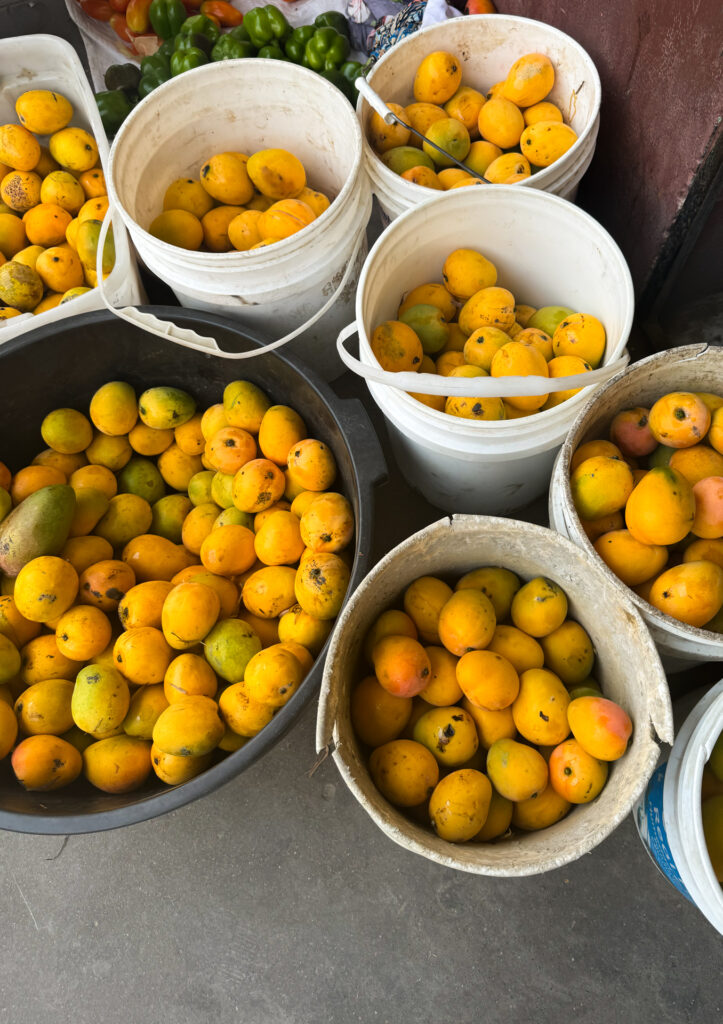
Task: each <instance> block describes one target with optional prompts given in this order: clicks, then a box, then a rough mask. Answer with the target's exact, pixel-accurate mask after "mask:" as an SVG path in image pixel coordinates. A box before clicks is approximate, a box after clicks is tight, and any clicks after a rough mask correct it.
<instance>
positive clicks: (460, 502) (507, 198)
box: [338, 185, 634, 514]
mask: <svg viewBox="0 0 723 1024" xmlns="http://www.w3.org/2000/svg"><path fill="white" fill-rule="evenodd" d="M522 240H524V244H522ZM465 246H468V247H471V248H475V249H480V250H481V251H482V252H484V254H485V256H487V257H488V259H491V260H492V262H493V263H494V264H495V265H496V266H497V269H498V275H499V280H498V283H499V284H501V285H503V286H505V287H508V288H510V289H511V291H512V292H513V294H514V296H515V298H516V299H517V300H518V301H519V302H525V303H530V304H531V305H533V306H543V305H556V304H560V305H565V306H569V307H571V308H573V309H577V310H579V311H581V312H586V313H591V314H593V315H594V316H597V317H599V318H600V320H601V321H602V322H603V324H604V325H605V329H606V331H607V338H608V342H607V347H606V353H605V359H604V366H603V367H601V368H600V369H598V370H594V371H593V372H592V373H588V374H583V375H580V376H579V377H576V378H573V377H565V378H558V379H557V380H551V379H548V378H543V377H515V378H512V377H507V378H491V377H484V378H479V377H476V378H473V379H471V380H470V379H464V378H450V377H445V378H441V377H438V376H435V375H432V374H419V373H385V372H384V371H383V370H382V369H381V368H380V367H379V364H378V363H377V360H376V358H375V357H374V354H373V352H372V349H371V343H370V339H371V336H372V333H373V331H374V328H375V327H376V326H377V325H378V324H380V323H382V321H384V320H389V319H395V318H396V315H397V309H398V306H399V303H400V301H401V299H402V296H403V295H404V293H405V292H407V291H408V290H409V289H410V288H413V287H415V286H416V285H419V284H424V283H425V282H428V281H434V280H437V281H441V280H442V276H441V275H442V266H443V264H444V260H445V259H446V257H447V256H448V255H449V253H450V252H452V251H453V250H454V249H457V248H460V247H465ZM633 308H634V298H633V286H632V281H631V278H630V272H629V270H628V267H627V264H626V262H625V259H624V257H623V255H622V253H621V252H620V250H619V248H618V247H617V245H616V244H615V242H614V241H613V240H612V238H611V237H610V235H609V234H608V233H607V232H606V231H605V230H604V228H602V227H601V226H600V224H598V223H597V221H595V220H593V219H592V217H590V216H588V214H586V213H584V212H583V211H582V210H580V209H578V208H577V207H576V206H573V204H572V203H568V202H565V200H563V199H559V198H558V197H557V196H551V195H548V194H547V193H545V192H539V191H536V190H534V189H518V188H515V187H514V186H512V185H499V186H495V188H494V189H483V188H479V189H477V188H474V189H458V190H456V191H452V192H446V193H443V194H441V195H438V197H437V198H435V199H432V200H430V201H428V202H427V203H425V204H423V205H422V206H415V207H413V208H412V209H410V210H408V211H407V212H406V213H405V214H403V215H402V216H401V217H399V218H398V219H397V220H395V221H394V222H393V223H392V224H391V225H390V226H389V227H388V228H387V230H386V231H385V232H384V233H383V234H382V236H381V237H380V238H379V239H378V241H377V242H376V244H375V245H374V247H373V248H372V250H371V252H370V253H369V256H368V257H367V261H366V263H365V264H364V269H363V271H362V274H361V278H360V280H359V288H358V290H357V302H356V323H355V324H352V325H350V326H349V328H347V329H346V330H345V331H343V332H342V334H341V335H340V337H339V341H338V345H339V353H340V355H341V357H342V359H343V361H344V362H345V363H346V365H347V366H348V367H349V368H350V369H352V370H354V372H355V373H358V374H359V375H360V376H364V377H366V378H367V379H368V384H369V390H370V392H371V394H372V397H373V398H374V401H375V402H376V403H377V405H378V406H379V408H380V409H381V410H382V412H383V413H384V416H385V418H386V421H387V426H388V428H389V433H390V437H391V441H392V446H393V448H394V451H395V455H396V457H397V462H398V464H399V466H400V468H401V470H402V473H403V474H404V476H405V478H406V480H407V481H408V483H410V484H411V485H412V486H413V487H416V488H417V489H418V490H420V491H421V492H422V494H424V496H425V498H426V499H427V500H428V501H429V502H431V504H433V505H436V506H437V507H438V508H442V509H445V510H446V511H449V512H484V513H492V514H505V513H508V512H510V511H513V510H514V509H518V508H522V507H523V506H524V505H526V504H528V503H529V502H530V501H532V500H533V499H534V498H536V497H538V496H539V495H540V494H542V493H543V492H544V491H545V490H546V488H547V485H548V483H549V479H550V472H551V469H552V463H553V460H554V457H555V452H556V450H557V448H558V446H559V445H560V444H561V443H562V441H563V439H564V437H565V435H566V433H567V431H568V429H569V427H570V424H571V423H572V421H573V420H574V418H575V415H576V414H577V412H578V411H579V409H580V407H581V406H582V405H583V404H584V403H585V401H586V395H587V394H588V393H589V390H590V388H591V387H592V386H595V385H597V384H599V382H600V381H601V380H607V379H608V378H609V377H610V376H613V375H614V374H615V373H617V372H618V371H619V370H620V369H622V367H623V366H624V365H625V362H626V361H627V353H626V350H625V345H626V343H627V340H628V334H629V333H630V327H631V325H632V320H633ZM355 332H357V333H358V334H359V360H356V359H354V358H353V357H352V356H351V355H350V354H349V353H348V352H347V351H346V349H345V348H344V342H345V340H346V339H347V338H348V337H349V336H350V335H351V334H354V333H355ZM580 386H584V387H583V391H581V392H580V394H578V395H575V396H573V397H572V398H570V399H568V400H567V401H566V402H563V403H562V404H561V405H559V406H557V407H555V408H554V409H548V410H546V411H545V412H540V413H536V414H535V415H534V416H528V417H524V418H522V419H515V420H500V421H474V420H466V419H461V418H458V417H454V416H448V415H446V414H445V413H443V412H438V411H436V410H435V409H430V408H429V407H428V406H425V405H422V404H421V403H420V402H418V401H416V399H414V398H411V397H410V396H409V395H408V394H406V392H407V391H415V392H423V393H430V394H444V395H449V394H456V395H465V394H466V395H474V396H483V397H484V396H493V395H496V396H504V395H510V394H513V395H523V394H540V393H546V392H549V391H553V390H565V389H567V388H571V387H580ZM400 389H401V390H400Z"/></svg>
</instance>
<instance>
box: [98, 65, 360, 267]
mask: <svg viewBox="0 0 723 1024" xmlns="http://www.w3.org/2000/svg"><path fill="white" fill-rule="evenodd" d="M270 63H272V62H270V61H269V60H266V59H264V58H256V57H244V58H239V59H237V60H225V61H223V62H216V63H211V64H204V65H202V66H201V67H198V68H193V69H192V70H191V71H190V72H189V71H187V72H184V74H183V75H178V76H176V77H175V78H170V79H169V80H168V81H167V82H164V83H163V85H160V86H159V87H158V88H157V89H154V90H153V92H151V93H149V94H148V95H147V96H146V97H144V98H143V99H142V100H141V101H140V103H138V104H136V106H135V107H134V108H133V110H132V111H131V113H130V114H129V115H128V117H127V118H126V119H125V121H124V122H123V124H122V125H121V127H120V129H119V131H118V133H117V134H116V136H115V138H114V140H113V143H112V145H111V147H110V152H109V155H108V176H107V186H108V194H109V196H110V199H111V202H112V204H113V205H114V207H115V208H116V209H117V210H118V212H119V214H120V216H121V218H122V220H123V223H124V225H125V227H126V228H127V230H128V231H129V232H130V234H131V235H132V236H136V235H137V236H138V238H139V240H140V241H141V243H142V245H144V246H147V247H148V248H151V249H156V250H157V251H158V252H159V254H160V255H161V256H162V258H163V259H168V260H172V261H173V260H177V259H178V258H179V256H178V254H179V253H180V254H182V255H181V261H183V259H185V258H188V255H189V253H190V252H193V253H196V252H198V253H199V261H200V258H201V257H202V259H203V263H204V264H207V261H210V264H207V265H209V266H210V267H214V266H215V265H216V266H218V268H219V269H220V268H222V267H224V266H226V265H228V264H229V263H231V261H232V260H234V259H235V258H236V257H242V258H244V261H245V263H246V264H247V266H249V265H251V266H253V265H254V264H259V265H261V264H263V262H264V261H267V260H269V258H270V257H269V254H268V253H265V252H264V250H263V249H257V250H253V251H252V250H245V251H240V250H235V249H234V250H231V251H229V252H205V251H202V252H201V251H200V250H186V249H180V248H179V247H178V246H175V245H170V244H169V243H168V242H163V241H162V240H161V239H159V238H156V237H155V236H154V235H151V234H150V232H149V231H147V230H146V228H144V227H143V226H142V225H141V224H139V223H138V221H137V220H136V219H135V218H134V217H132V216H131V214H130V212H129V211H128V210H127V209H126V207H125V205H124V204H123V202H122V201H121V196H120V190H119V189H118V188H117V187H116V172H117V169H118V163H119V160H118V154H119V151H120V148H121V146H122V145H124V144H125V142H126V141H127V139H126V137H127V136H129V135H130V133H131V131H132V130H134V129H135V127H136V122H137V121H138V120H139V114H140V116H143V115H144V114H146V113H147V112H149V111H150V110H151V108H152V106H153V105H154V103H157V102H158V100H159V99H163V98H165V99H172V97H173V93H174V91H179V90H180V89H181V87H182V85H183V84H184V83H185V85H186V86H187V85H188V84H189V82H188V79H189V77H190V76H191V75H195V76H196V77H197V78H203V77H206V78H210V77H211V76H212V74H213V73H214V72H216V73H217V69H218V68H219V67H220V66H221V65H223V67H224V68H225V69H226V70H229V71H232V70H233V71H235V72H236V73H242V72H248V73H249V74H250V75H252V76H253V80H252V87H253V88H254V89H258V88H260V84H259V79H258V76H259V74H261V69H262V68H263V71H264V73H266V72H268V73H271V72H272V71H273V70H274V69H272V68H269V64H270ZM274 63H276V64H279V62H274ZM281 63H282V66H283V67H284V68H285V69H293V70H291V74H290V77H292V78H294V77H296V75H297V74H298V75H301V80H302V82H304V80H305V83H306V84H307V85H309V86H318V87H319V88H320V89H321V91H322V92H325V93H326V95H327V97H332V102H337V98H340V99H341V101H342V102H343V104H344V106H345V107H347V108H348V111H349V117H348V123H349V125H350V126H353V127H351V130H352V132H353V135H354V143H353V149H354V153H353V157H352V162H353V170H352V172H351V173H350V174H349V175H348V177H347V178H346V180H345V181H344V184H343V185H342V187H341V189H340V190H339V192H338V194H337V195H336V196H335V197H334V199H333V200H331V202H330V204H329V206H328V207H327V209H326V210H324V212H323V213H322V214H321V215H320V216H319V217H317V218H316V219H315V220H313V221H312V222H311V224H307V226H306V227H305V228H304V229H303V230H302V231H298V232H296V234H294V235H290V236H289V237H288V238H283V239H281V240H280V241H279V242H276V243H275V244H274V245H273V246H272V247H269V248H272V249H273V250H274V252H275V254H276V256H274V257H271V258H272V259H273V262H276V260H277V259H278V256H282V255H283V256H289V257H291V256H293V254H294V252H295V251H296V250H297V249H300V248H305V247H306V246H307V245H308V244H309V243H312V244H313V241H314V239H315V237H316V236H317V235H318V234H319V231H320V229H323V228H326V227H328V226H330V225H331V224H332V223H333V222H334V221H335V220H336V219H337V218H338V217H339V216H340V215H341V214H342V213H343V211H344V209H345V208H346V206H347V205H348V201H349V199H350V198H353V197H354V194H355V192H356V191H358V189H357V187H356V186H357V184H358V181H359V177H360V175H361V174H362V173H363V172H364V166H363V161H362V153H363V149H362V143H363V140H362V131H361V125H360V124H359V122H358V120H357V118H356V117H355V115H354V108H353V107H352V106H351V105H350V104H349V102H348V100H346V98H345V97H344V95H343V93H341V92H340V90H339V89H337V87H336V86H335V85H333V84H332V83H331V82H328V81H327V80H326V79H325V78H322V76H321V75H319V74H317V73H316V72H315V71H311V70H310V69H309V68H304V67H301V66H299V65H296V64H290V63H288V62H281ZM282 74H283V72H282ZM241 77H247V76H244V75H243V74H242V75H241ZM272 77H274V78H276V79H278V73H276V74H274V75H273V76H272ZM343 116H346V111H345V114H344V115H343ZM151 159H152V156H151ZM320 226H321V228H320ZM302 237H303V239H304V241H303V242H302V241H301V238H302ZM134 240H135V239H134ZM229 258H230V259H229ZM224 260H225V264H224ZM193 269H198V266H197V265H194V267H193ZM237 269H243V268H242V267H239V268H237Z"/></svg>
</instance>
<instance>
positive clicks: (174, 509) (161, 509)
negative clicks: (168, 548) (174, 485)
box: [151, 494, 193, 544]
mask: <svg viewBox="0 0 723 1024" xmlns="http://www.w3.org/2000/svg"><path fill="white" fill-rule="evenodd" d="M192 508H193V502H192V501H191V500H190V499H189V498H187V497H186V495H185V494H167V495H166V496H165V498H161V499H160V500H159V501H157V502H155V504H154V505H153V507H152V509H151V511H152V513H153V519H152V520H151V533H157V534H158V536H159V537H165V538H166V540H170V541H172V543H173V544H180V543H181V530H182V529H183V520H184V519H185V518H186V516H187V515H188V513H189V512H190V511H191V509H192Z"/></svg>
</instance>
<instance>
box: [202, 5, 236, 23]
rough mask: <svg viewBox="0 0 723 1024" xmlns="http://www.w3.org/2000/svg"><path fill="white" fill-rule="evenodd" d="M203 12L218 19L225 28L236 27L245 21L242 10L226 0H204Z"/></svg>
mask: <svg viewBox="0 0 723 1024" xmlns="http://www.w3.org/2000/svg"><path fill="white" fill-rule="evenodd" d="M201 14H205V15H206V16H207V17H210V18H213V19H214V20H217V21H218V22H219V23H220V24H221V25H222V26H223V28H235V27H236V25H240V24H241V22H242V21H243V14H242V13H241V11H237V10H236V8H235V7H233V6H232V5H231V4H229V3H226V0H204V2H203V3H202V4H201Z"/></svg>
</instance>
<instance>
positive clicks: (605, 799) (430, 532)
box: [316, 516, 673, 875]
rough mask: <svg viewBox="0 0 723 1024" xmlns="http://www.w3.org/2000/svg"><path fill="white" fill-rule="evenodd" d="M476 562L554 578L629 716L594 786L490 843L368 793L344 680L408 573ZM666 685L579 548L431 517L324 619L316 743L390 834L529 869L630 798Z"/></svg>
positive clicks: (642, 632)
mask: <svg viewBox="0 0 723 1024" xmlns="http://www.w3.org/2000/svg"><path fill="white" fill-rule="evenodd" d="M482 565H504V566H506V567H507V568H508V569H511V570H512V571H513V572H516V573H518V574H519V575H520V576H521V577H523V578H526V579H531V578H532V577H534V576H538V575H540V574H543V575H546V576H549V577H550V578H551V579H554V580H555V582H557V583H558V584H559V585H560V586H561V587H563V589H564V590H565V592H566V594H567V597H568V601H569V606H570V616H571V617H572V618H574V619H577V620H578V621H579V622H581V623H582V625H583V626H584V627H585V629H587V631H588V632H589V634H590V637H591V638H592V641H593V644H594V646H595V651H596V654H597V662H596V667H595V674H596V677H597V678H598V679H599V682H600V684H601V686H602V689H603V692H604V693H605V695H606V696H608V697H610V699H611V700H615V701H618V702H619V703H620V704H622V705H623V707H624V708H625V709H626V711H627V712H628V714H629V715H630V716H631V718H632V719H633V723H634V726H635V729H634V732H633V737H632V740H631V743H630V747H629V749H628V751H627V753H626V754H625V756H624V757H623V758H622V759H621V760H620V761H618V762H616V763H615V764H614V765H611V771H610V777H609V779H608V782H607V785H606V786H605V788H604V789H603V791H602V793H601V794H600V796H599V797H598V798H597V799H596V800H594V801H593V802H592V803H590V804H587V805H581V806H579V807H576V808H575V809H574V810H573V811H572V812H571V813H570V815H568V817H567V818H564V819H563V820H562V821H560V822H558V823H557V824H556V825H553V826H551V827H550V828H547V829H544V830H542V831H540V832H532V833H530V834H527V835H514V836H511V837H510V838H508V839H504V840H501V841H499V842H497V843H464V844H459V845H453V844H451V843H448V842H445V841H444V840H442V839H439V838H438V837H437V836H436V835H434V834H433V833H432V832H431V831H429V830H425V829H423V828H421V827H420V826H418V825H416V824H414V823H413V822H411V821H410V820H409V819H407V818H406V817H404V815H403V814H401V813H400V812H399V811H398V810H396V809H395V808H394V807H392V806H391V804H389V803H388V802H387V801H386V800H385V799H384V798H383V797H382V795H381V793H379V791H378V790H377V788H376V787H375V785H374V783H373V782H372V780H371V778H370V776H369V772H368V770H367V766H366V763H365V759H364V755H363V753H362V750H361V749H360V746H359V744H358V742H357V739H356V737H355V735H354V731H353V729H352V725H351V719H350V712H349V700H350V695H351V691H352V689H353V688H354V686H355V685H356V683H357V682H359V680H360V679H361V677H362V675H363V674H364V672H365V670H364V668H363V665H362V648H363V644H364V638H365V635H366V633H367V630H368V629H369V628H370V626H371V625H372V623H373V622H374V620H375V619H376V618H377V616H378V615H379V614H380V613H381V612H382V611H384V610H385V609H387V608H390V607H400V601H401V595H402V593H403V591H404V588H405V587H407V586H408V585H409V583H411V582H412V581H413V580H415V579H417V578H418V577H419V576H424V575H433V576H442V577H448V578H449V579H452V580H453V579H455V578H457V577H459V576H460V575H462V574H463V573H465V572H467V571H468V570H470V569H473V568H475V567H477V566H482ZM672 738H673V719H672V711H671V707H670V695H669V693H668V685H667V682H666V679H665V674H664V672H663V668H662V666H661V664H660V659H659V658H658V655H657V653H656V650H655V647H654V645H653V643H652V641H651V639H650V635H649V633H648V631H647V629H646V628H645V624H644V623H643V621H642V619H641V618H640V615H639V614H638V613H637V611H636V610H635V608H634V606H633V604H632V602H631V601H630V600H629V599H627V598H622V599H621V597H620V595H619V594H618V592H617V589H616V588H614V587H612V586H611V585H610V582H609V580H607V579H606V577H605V576H604V575H603V573H601V572H600V570H599V568H598V567H597V566H596V565H595V564H594V563H593V561H592V559H590V558H589V557H588V556H587V555H586V554H585V553H584V552H582V551H580V549H579V548H576V547H575V545H573V544H571V543H570V542H569V541H567V540H565V539H564V538H561V537H560V536H559V535H558V534H555V533H553V532H552V531H551V530H546V529H544V528H543V527H540V526H533V525H531V524H530V523H522V522H518V521H516V520H510V519H495V518H487V517H484V516H452V517H451V518H449V519H442V520H440V521H439V522H437V523H433V524H432V525H431V526H428V527H427V528H426V529H424V530H421V531H420V532H419V533H416V534H414V535H413V536H412V537H409V538H408V539H407V540H405V541H404V542H403V543H402V544H400V545H399V546H398V547H396V548H394V549H393V550H392V551H390V552H389V554H388V555H386V556H385V557H384V558H383V559H382V560H381V561H380V562H379V563H378V564H377V565H376V566H375V567H374V568H373V569H372V571H371V572H370V573H369V575H368V576H367V577H366V579H365V580H364V581H363V582H362V583H361V584H360V585H359V586H358V587H357V589H356V591H355V592H354V594H353V595H352V597H351V599H350V600H349V602H348V603H347V605H346V607H345V609H344V611H343V612H342V613H341V615H340V617H339V619H338V620H337V623H336V628H335V630H334V633H333V635H332V639H331V645H330V647H329V652H328V654H327V657H326V667H325V670H324V679H323V682H322V687H321V697H320V700H319V714H318V719H317V732H316V745H317V749H318V750H319V752H323V751H326V752H328V751H329V750H331V749H333V756H334V761H335V762H336V765H337V767H338V769H339V771H340V772H341V775H342V778H343V779H344V781H345V782H346V784H347V786H348V787H349V789H350V790H351V791H352V793H353V794H354V796H355V797H356V798H357V800H358V801H359V803H360V804H361V805H362V807H363V808H364V809H365V811H366V812H367V813H368V814H369V816H370V817H371V818H372V820H373V821H374V822H375V823H376V824H377V825H378V826H379V828H381V829H382V831H383V832H385V833H386V834H387V835H388V836H389V838H390V839H393V840H394V841H395V842H396V843H398V844H399V845H400V846H403V847H405V848H406V849H408V850H411V851H412V852H414V853H419V854H421V855H422V856H424V857H428V858H429V859H430V860H434V861H436V862H437V863H438V864H443V865H444V866H445V867H450V868H457V869H459V870H460V871H471V872H474V873H476V874H481V875H534V874H539V873H541V872H543V871H550V870H551V869H552V868H557V867H560V866H561V865H563V864H567V863H569V862H570V861H573V860H577V858H578V857H580V856H582V854H584V853H589V852H590V850H592V849H593V848H594V847H595V846H597V845H598V843H601V842H602V840H603V839H605V837H606V836H608V835H609V834H610V833H611V832H612V831H613V829H614V828H616V826H617V825H619V824H620V822H621V821H622V820H623V819H624V818H625V817H626V815H627V814H629V813H630V810H631V808H632V806H633V804H634V803H635V801H636V800H637V798H638V796H639V795H640V793H641V792H642V791H643V789H644V788H645V785H646V783H647V781H648V779H649V778H650V775H651V773H652V771H653V769H654V768H655V765H656V763H657V760H658V756H659V752H660V751H659V746H658V741H659V740H660V741H662V742H664V743H670V742H672Z"/></svg>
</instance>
